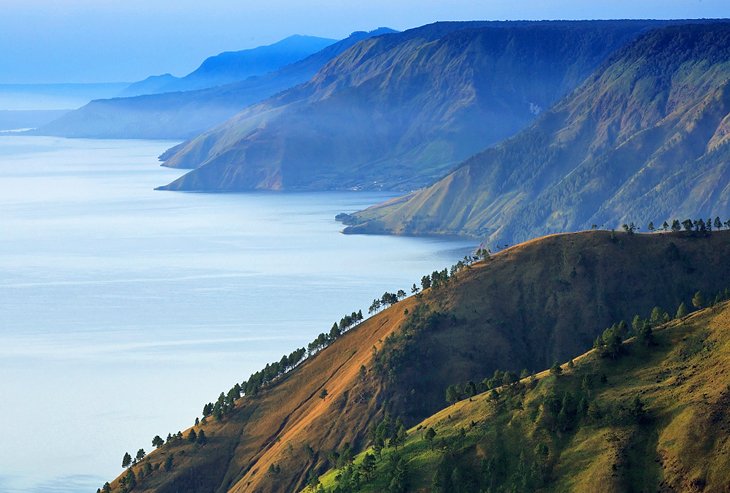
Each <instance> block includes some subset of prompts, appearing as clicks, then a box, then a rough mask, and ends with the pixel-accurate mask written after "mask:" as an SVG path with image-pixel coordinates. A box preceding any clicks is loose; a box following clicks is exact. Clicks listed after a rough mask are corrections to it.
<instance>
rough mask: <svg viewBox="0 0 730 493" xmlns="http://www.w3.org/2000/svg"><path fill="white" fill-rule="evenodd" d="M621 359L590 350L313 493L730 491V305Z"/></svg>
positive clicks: (448, 414) (423, 429)
mask: <svg viewBox="0 0 730 493" xmlns="http://www.w3.org/2000/svg"><path fill="white" fill-rule="evenodd" d="M622 352H623V354H622V355H621V356H619V357H618V358H617V359H615V360H614V359H610V358H601V357H599V356H598V354H597V353H596V351H591V352H589V353H588V354H585V355H583V356H580V357H579V358H576V361H575V367H574V368H570V367H569V366H568V365H563V372H562V374H561V375H560V376H555V375H552V374H550V373H548V372H544V373H543V374H542V375H540V376H539V377H540V378H537V379H529V378H526V379H524V380H523V381H522V382H520V383H515V384H511V385H507V386H503V387H502V388H501V389H500V390H499V393H498V394H492V393H484V394H481V395H477V396H475V397H473V398H469V399H468V400H464V401H461V402H458V403H456V404H454V405H452V406H449V407H447V408H446V409H444V410H443V411H440V412H439V413H437V414H435V415H434V416H432V417H429V418H428V419H426V420H425V421H423V422H422V423H420V424H419V425H418V427H415V428H414V429H412V430H411V431H410V437H409V438H408V439H407V440H406V442H405V444H404V445H403V447H402V448H400V449H399V450H397V451H396V450H394V448H393V447H391V448H389V449H386V451H385V453H383V454H382V456H381V458H380V459H379V460H378V461H376V464H375V470H374V471H373V472H371V473H363V474H362V475H360V479H359V480H355V481H353V480H352V479H351V478H352V476H353V472H354V471H358V470H362V460H363V457H362V456H361V457H359V458H356V460H355V464H357V465H356V466H355V467H344V468H343V469H342V470H340V471H333V472H331V473H329V474H328V475H326V476H324V477H323V478H322V482H323V484H324V485H327V488H321V489H319V490H317V491H339V492H356V491H357V492H380V491H403V490H398V489H392V486H391V485H392V484H393V482H394V481H395V484H396V485H400V486H406V487H407V488H408V491H435V492H441V491H443V492H454V491H492V492H495V493H497V492H502V491H505V492H506V491H535V490H539V491H545V492H549V491H561V492H570V491H575V492H585V491H603V492H625V491H704V492H708V493H709V492H726V491H728V488H730V440H729V438H730V386H729V385H728V374H730V303H728V302H724V303H722V304H719V305H717V306H715V307H713V308H707V309H704V310H702V311H699V312H697V313H695V314H692V315H690V316H688V317H685V318H682V319H680V320H675V321H672V322H670V323H667V324H665V325H663V326H660V327H657V328H656V329H655V330H654V337H653V344H651V345H648V346H647V345H646V344H642V343H641V342H640V341H638V340H636V339H633V340H630V341H628V342H626V343H624V344H623V347H622ZM602 375H603V376H605V377H606V381H605V382H602V381H601V376H602ZM637 399H638V400H637ZM429 429H433V430H434V431H435V435H434V436H433V439H432V440H431V441H430V442H429V440H428V439H426V433H427V431H428V430H429ZM338 475H339V478H340V479H339V480H336V479H335V477H336V476H338ZM355 475H356V476H357V474H355ZM367 476H369V478H368V477H367ZM343 478H345V479H343ZM394 478H396V479H395V480H394ZM348 479H349V480H348ZM337 486H339V489H336V487H337ZM389 487H391V489H389ZM309 491H313V489H312V488H310V489H309Z"/></svg>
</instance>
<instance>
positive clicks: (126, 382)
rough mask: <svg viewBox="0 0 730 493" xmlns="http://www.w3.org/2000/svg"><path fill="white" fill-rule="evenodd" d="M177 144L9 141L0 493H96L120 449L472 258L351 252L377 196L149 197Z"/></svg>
mask: <svg viewBox="0 0 730 493" xmlns="http://www.w3.org/2000/svg"><path fill="white" fill-rule="evenodd" d="M170 145H171V143H169V142H149V141H91V140H66V139H56V138H45V137H19V136H12V137H8V136H5V137H0V375H1V376H2V378H0V420H1V421H2V423H3V427H2V444H3V446H2V447H0V491H3V492H14V491H24V492H27V491H64V492H65V491H95V490H96V488H97V487H99V486H101V484H103V482H104V481H105V480H110V479H111V478H113V477H114V476H115V475H116V474H118V473H119V472H121V467H120V464H121V458H122V455H123V454H124V452H125V451H129V452H130V453H132V454H134V452H135V451H136V450H137V449H138V448H140V447H143V448H145V450H147V451H149V450H150V449H151V448H152V447H151V444H150V440H151V439H152V437H153V436H154V435H155V434H159V435H161V436H166V435H167V433H168V432H176V431H177V430H178V429H183V428H185V427H186V426H188V425H190V424H192V421H193V420H194V418H195V416H196V415H198V414H199V413H200V411H201V409H202V405H203V404H204V403H205V402H208V401H209V400H213V399H214V398H215V397H216V396H217V395H218V393H219V392H220V391H222V390H227V389H228V388H230V387H231V386H232V385H233V384H234V383H235V382H237V381H241V380H243V379H245V378H246V377H247V376H248V375H249V374H250V373H251V372H252V371H254V370H257V369H259V368H261V367H262V366H263V365H264V364H265V363H266V362H268V361H271V360H274V359H279V357H280V356H281V354H283V353H285V352H286V353H288V352H290V351H291V350H292V349H294V348H296V347H300V346H302V345H305V344H306V343H307V342H308V341H310V340H311V339H313V338H314V336H315V335H316V334H317V333H319V332H322V331H324V330H327V329H329V327H330V326H331V325H332V322H333V321H335V320H338V319H339V318H340V316H341V315H343V314H344V313H349V312H352V311H353V310H357V309H360V308H362V309H363V311H364V312H366V311H367V310H366V308H367V306H369V304H370V301H371V300H372V299H373V298H374V297H375V296H376V295H380V294H382V292H383V291H385V290H389V291H393V290H396V289H398V288H404V289H406V288H407V287H408V286H410V285H411V283H412V282H414V281H416V280H418V279H420V276H421V275H423V274H424V273H426V272H430V271H432V270H434V269H436V268H441V267H444V266H447V265H450V264H452V263H454V261H455V260H457V259H458V258H461V257H462V256H463V255H464V254H465V253H466V252H467V251H469V249H470V248H471V247H472V245H471V244H467V243H464V242H459V241H446V240H433V239H413V238H394V237H373V236H345V235H342V234H340V233H339V229H340V225H339V224H337V223H336V222H335V221H334V219H333V217H334V215H335V214H336V213H338V212H341V211H352V210H356V209H359V208H362V207H363V206H366V205H369V204H372V203H374V202H377V201H379V200H381V199H383V198H386V197H387V196H386V195H383V194H375V193H354V192H353V193H317V194H265V193H260V194H222V195H215V194H191V193H171V192H155V191H153V190H152V189H153V187H154V186H157V185H160V184H164V183H167V182H169V181H171V180H172V179H174V178H176V177H177V176H178V175H179V174H180V173H179V171H175V170H169V169H165V168H160V167H159V166H158V165H157V161H156V156H157V155H158V154H159V153H161V152H162V151H163V150H165V149H166V148H167V147H169V146H170Z"/></svg>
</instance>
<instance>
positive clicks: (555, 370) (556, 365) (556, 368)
mask: <svg viewBox="0 0 730 493" xmlns="http://www.w3.org/2000/svg"><path fill="white" fill-rule="evenodd" d="M562 373H563V369H562V368H560V363H558V362H557V361H556V362H555V363H554V364H553V366H551V367H550V374H551V375H555V376H556V377H559V376H560V375H561V374H562Z"/></svg>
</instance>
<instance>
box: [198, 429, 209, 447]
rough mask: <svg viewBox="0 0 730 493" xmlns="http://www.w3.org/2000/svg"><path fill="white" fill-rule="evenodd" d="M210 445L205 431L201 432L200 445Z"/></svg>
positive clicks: (199, 434) (199, 435) (199, 436)
mask: <svg viewBox="0 0 730 493" xmlns="http://www.w3.org/2000/svg"><path fill="white" fill-rule="evenodd" d="M206 443H208V438H207V437H206V436H205V430H200V432H199V433H198V445H205V444H206Z"/></svg>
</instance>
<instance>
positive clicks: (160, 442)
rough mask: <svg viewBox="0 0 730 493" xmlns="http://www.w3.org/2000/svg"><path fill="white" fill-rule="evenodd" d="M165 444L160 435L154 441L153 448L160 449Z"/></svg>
mask: <svg viewBox="0 0 730 493" xmlns="http://www.w3.org/2000/svg"><path fill="white" fill-rule="evenodd" d="M164 444H165V441H164V440H163V439H162V438H161V437H160V435H155V438H153V439H152V446H153V447H155V448H160V447H162V446H163V445H164Z"/></svg>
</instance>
